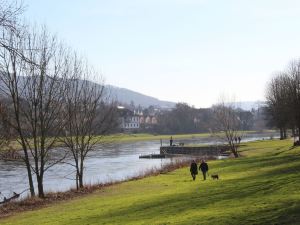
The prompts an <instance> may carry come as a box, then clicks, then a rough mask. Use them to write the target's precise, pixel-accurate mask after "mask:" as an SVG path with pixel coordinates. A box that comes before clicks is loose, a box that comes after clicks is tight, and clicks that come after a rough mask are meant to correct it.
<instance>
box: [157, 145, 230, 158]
mask: <svg viewBox="0 0 300 225" xmlns="http://www.w3.org/2000/svg"><path fill="white" fill-rule="evenodd" d="M228 150H229V146H227V145H209V146H183V145H176V146H161V147H160V154H164V155H193V156H219V155H227V156H228V153H227V151H228Z"/></svg>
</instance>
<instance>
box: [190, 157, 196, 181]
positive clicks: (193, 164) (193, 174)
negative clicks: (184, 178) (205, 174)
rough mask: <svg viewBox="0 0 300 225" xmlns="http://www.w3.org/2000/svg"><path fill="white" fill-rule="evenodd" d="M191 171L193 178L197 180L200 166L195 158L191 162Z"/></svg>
mask: <svg viewBox="0 0 300 225" xmlns="http://www.w3.org/2000/svg"><path fill="white" fill-rule="evenodd" d="M190 172H191V175H192V178H193V180H195V179H196V175H197V174H198V166H197V163H196V161H195V160H193V161H192V163H191V167H190Z"/></svg>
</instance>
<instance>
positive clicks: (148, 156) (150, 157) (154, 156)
mask: <svg viewBox="0 0 300 225" xmlns="http://www.w3.org/2000/svg"><path fill="white" fill-rule="evenodd" d="M139 158H140V159H163V158H166V155H165V154H149V155H140V156H139Z"/></svg>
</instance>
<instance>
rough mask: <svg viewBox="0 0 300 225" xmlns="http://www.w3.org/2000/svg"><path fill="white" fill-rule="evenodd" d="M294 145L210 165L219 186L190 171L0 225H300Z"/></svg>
mask: <svg viewBox="0 0 300 225" xmlns="http://www.w3.org/2000/svg"><path fill="white" fill-rule="evenodd" d="M290 146H291V142H290V141H278V140H273V141H257V142H252V143H246V144H244V145H243V146H242V154H243V155H244V156H246V157H242V158H239V159H226V160H219V161H211V162H209V166H210V174H212V173H218V174H219V176H220V180H211V179H208V180H207V181H202V180H201V179H200V176H198V177H197V179H196V181H192V180H191V177H190V174H189V169H188V168H183V169H178V170H176V171H173V172H171V173H167V174H161V175H159V176H153V177H148V178H145V179H142V180H137V181H130V182H124V183H121V184H118V185H114V186H111V187H107V188H103V189H101V190H99V191H97V192H95V193H93V194H91V195H89V196H86V197H81V198H77V199H74V200H70V201H67V202H64V203H59V204H57V205H52V206H49V207H46V208H43V209H40V210H35V211H32V212H24V213H20V214H18V215H15V216H12V217H9V218H5V219H1V220H0V224H3V225H4V224H14V225H17V224H28V225H29V224H31V225H35V224H49V225H50V224H51V225H55V224H66V225H76V224H78V225H79V224H80V225H83V224H226V225H227V224H300V188H299V187H300V148H294V149H290Z"/></svg>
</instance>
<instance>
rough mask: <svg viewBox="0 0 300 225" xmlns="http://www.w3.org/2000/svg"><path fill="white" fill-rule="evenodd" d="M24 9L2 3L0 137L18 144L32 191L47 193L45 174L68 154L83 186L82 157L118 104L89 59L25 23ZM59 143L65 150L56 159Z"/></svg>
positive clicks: (108, 125) (104, 131) (107, 124)
mask: <svg viewBox="0 0 300 225" xmlns="http://www.w3.org/2000/svg"><path fill="white" fill-rule="evenodd" d="M21 12H22V5H20V4H17V3H15V4H8V3H6V4H2V1H1V4H0V32H1V38H0V43H1V44H0V122H1V125H0V127H1V132H0V133H1V137H0V139H1V142H5V141H6V142H7V140H14V141H17V142H18V143H19V146H21V148H22V150H23V154H22V155H23V160H24V163H25V165H26V169H27V175H28V183H29V189H30V193H31V195H32V196H34V195H35V194H36V190H35V185H34V184H35V182H36V184H37V189H38V196H39V197H44V195H45V193H44V182H43V181H44V174H45V172H46V171H47V170H48V169H49V168H51V167H52V166H54V165H55V164H57V163H59V162H62V161H63V160H64V159H65V157H66V156H67V155H69V156H70V157H72V158H73V162H74V163H69V164H71V165H73V166H74V168H75V171H76V173H75V174H76V177H75V178H74V180H76V185H77V188H79V187H83V171H84V160H85V159H86V156H87V154H88V153H89V152H90V151H91V150H93V149H94V147H95V145H97V144H99V143H100V142H101V140H102V138H101V137H102V136H103V135H105V134H107V133H108V132H109V131H110V129H111V128H112V127H113V126H114V125H115V124H116V123H115V106H114V104H113V102H111V101H109V99H108V95H107V92H106V93H104V85H103V81H102V80H99V77H100V76H99V74H97V72H96V71H95V70H93V69H92V67H91V66H90V65H88V63H87V62H86V60H84V59H82V58H81V57H78V56H77V54H76V53H75V52H74V51H71V50H70V49H69V48H67V47H66V46H65V45H64V44H63V43H61V42H60V41H59V40H58V38H57V37H56V36H54V35H51V34H50V33H49V32H48V31H47V29H46V28H45V27H40V28H38V27H36V26H35V27H32V26H28V25H24V24H22V25H21V24H20V19H18V16H19V14H20V13H21ZM90 80H93V81H95V80H98V81H99V82H100V84H98V83H94V82H91V81H90ZM7 134H9V135H7ZM4 140H5V141H4ZM57 145H62V146H64V147H65V148H63V149H64V150H65V152H63V153H60V157H59V158H57V157H56V158H55V160H54V159H53V158H52V155H53V154H52V152H53V149H54V148H55V147H57ZM61 151H63V150H61ZM68 162H69V161H68ZM34 179H35V181H34Z"/></svg>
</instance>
